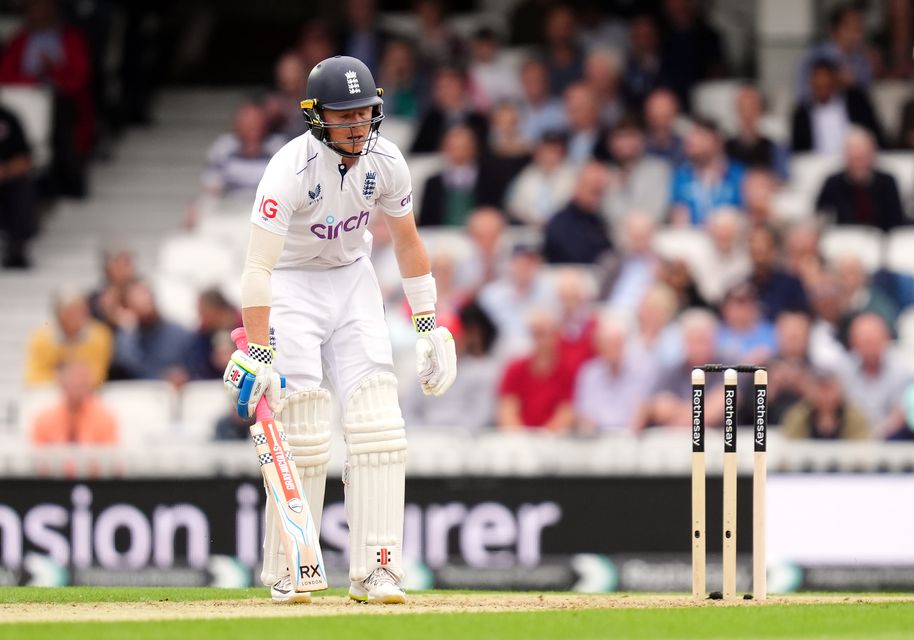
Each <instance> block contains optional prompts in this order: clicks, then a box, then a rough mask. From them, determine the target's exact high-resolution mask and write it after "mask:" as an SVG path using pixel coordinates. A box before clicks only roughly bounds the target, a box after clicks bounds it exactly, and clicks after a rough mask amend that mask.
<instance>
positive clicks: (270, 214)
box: [260, 195, 279, 220]
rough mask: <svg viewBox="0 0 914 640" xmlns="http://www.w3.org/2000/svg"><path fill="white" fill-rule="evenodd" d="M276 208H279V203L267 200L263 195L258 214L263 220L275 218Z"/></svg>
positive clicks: (270, 199)
mask: <svg viewBox="0 0 914 640" xmlns="http://www.w3.org/2000/svg"><path fill="white" fill-rule="evenodd" d="M277 207H279V203H278V202H276V200H274V199H273V198H267V197H266V196H265V195H264V196H261V197H260V213H261V214H263V218H264V220H266V219H270V220H272V219H273V218H275V217H276V213H277V211H279V209H278V208H277Z"/></svg>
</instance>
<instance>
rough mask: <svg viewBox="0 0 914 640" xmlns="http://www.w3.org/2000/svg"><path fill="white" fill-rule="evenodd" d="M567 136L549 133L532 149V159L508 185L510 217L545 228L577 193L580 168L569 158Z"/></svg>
mask: <svg viewBox="0 0 914 640" xmlns="http://www.w3.org/2000/svg"><path fill="white" fill-rule="evenodd" d="M566 143H567V138H566V136H565V135H564V134H562V133H558V132H549V133H546V134H545V135H544V136H543V137H542V138H541V139H540V141H539V143H538V144H537V145H536V147H535V148H534V149H533V161H532V162H531V163H530V164H528V165H527V166H526V167H524V168H523V169H522V170H521V172H520V173H519V174H518V175H517V177H516V178H515V179H514V181H513V182H512V183H511V185H510V186H509V187H508V192H507V195H506V205H505V206H506V208H507V211H508V214H509V215H510V217H511V219H513V220H516V221H517V222H520V223H523V224H525V225H529V226H532V227H537V228H542V227H544V226H545V225H546V223H547V222H549V219H550V218H551V217H552V215H553V214H554V213H555V212H556V211H558V210H559V209H561V208H562V207H564V206H565V204H566V203H567V202H568V201H569V200H571V196H572V195H573V194H574V185H575V182H576V180H577V171H576V170H575V168H574V166H573V165H572V164H571V163H569V162H568V161H567V160H566Z"/></svg>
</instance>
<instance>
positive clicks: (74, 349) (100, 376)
mask: <svg viewBox="0 0 914 640" xmlns="http://www.w3.org/2000/svg"><path fill="white" fill-rule="evenodd" d="M54 316H55V322H53V323H46V324H44V325H43V326H42V327H40V328H38V329H36V330H35V331H34V332H33V333H32V335H31V337H30V338H29V346H28V353H27V356H26V364H25V383H26V384H27V385H29V386H33V387H34V386H40V385H46V384H52V383H53V382H54V381H55V380H56V376H57V371H58V369H59V368H60V366H61V365H62V364H66V363H70V362H82V363H83V364H85V365H87V366H88V367H89V371H90V373H91V376H92V383H93V384H95V385H99V384H101V383H103V382H104V381H105V380H106V379H107V377H108V365H109V364H110V363H111V354H112V350H113V339H112V336H111V331H110V330H109V329H108V327H106V326H105V325H104V324H102V323H101V322H99V321H98V320H93V319H92V317H91V316H90V315H89V305H88V303H87V302H86V298H85V296H83V295H82V294H80V293H77V292H74V291H64V292H61V293H58V294H57V295H56V296H55V300H54Z"/></svg>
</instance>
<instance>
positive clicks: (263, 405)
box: [231, 327, 273, 422]
mask: <svg viewBox="0 0 914 640" xmlns="http://www.w3.org/2000/svg"><path fill="white" fill-rule="evenodd" d="M231 335H232V342H234V343H235V347H236V348H238V350H239V351H244V352H245V353H247V352H248V335H247V333H246V332H245V330H244V327H238V328H237V329H235V330H234V331H232V334H231ZM254 413H255V415H256V417H257V421H258V422H261V421H263V420H272V419H273V414H272V413H271V412H270V405H269V404H267V399H266V397H264V396H260V400H258V401H257V409H256V410H255V412H254Z"/></svg>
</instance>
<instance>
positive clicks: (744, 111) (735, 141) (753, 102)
mask: <svg viewBox="0 0 914 640" xmlns="http://www.w3.org/2000/svg"><path fill="white" fill-rule="evenodd" d="M764 114H765V98H764V96H762V92H761V91H759V90H758V88H756V87H754V86H752V85H745V86H743V87H742V88H741V89H740V90H739V93H738V94H737V95H736V115H737V126H738V128H737V130H736V135H735V136H733V137H732V138H730V139H729V140H727V144H726V147H725V149H726V151H727V155H728V156H729V157H730V159H731V160H735V161H736V162H739V163H740V164H742V165H743V166H745V167H747V168H755V167H760V168H763V169H769V170H771V171H774V172H775V173H777V174H778V175H779V176H781V177H786V176H787V157H786V154H785V153H782V152H781V149H779V148H778V146H777V145H776V144H775V143H774V142H772V140H771V139H770V138H768V137H766V136H765V134H763V133H762V131H761V123H762V116H763V115H764Z"/></svg>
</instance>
